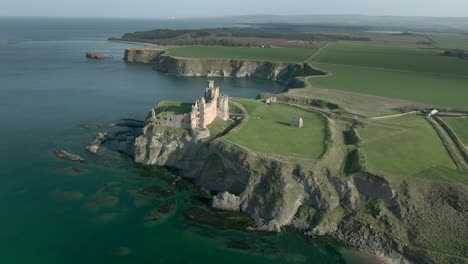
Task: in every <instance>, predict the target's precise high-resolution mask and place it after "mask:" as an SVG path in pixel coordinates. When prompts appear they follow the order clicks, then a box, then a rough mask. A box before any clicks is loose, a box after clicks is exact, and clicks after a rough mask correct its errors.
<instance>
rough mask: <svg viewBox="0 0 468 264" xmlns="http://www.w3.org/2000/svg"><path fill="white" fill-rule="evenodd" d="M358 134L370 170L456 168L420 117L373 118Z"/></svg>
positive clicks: (406, 172) (399, 171) (413, 171)
mask: <svg viewBox="0 0 468 264" xmlns="http://www.w3.org/2000/svg"><path fill="white" fill-rule="evenodd" d="M359 133H360V135H361V137H362V140H363V142H362V143H363V149H364V152H365V154H366V158H367V165H368V167H369V169H371V170H372V171H384V172H387V173H391V174H397V175H401V176H403V175H414V174H418V173H420V172H422V171H424V170H427V169H429V168H433V167H445V168H448V169H456V166H455V164H454V163H453V161H452V159H451V158H450V156H449V154H448V152H447V150H446V149H445V147H444V145H443V143H442V141H441V140H440V138H439V136H438V135H437V133H436V131H435V130H434V129H433V128H432V126H431V125H430V124H429V123H428V122H427V121H426V120H425V119H424V118H423V117H421V116H416V115H406V116H403V117H395V118H389V119H382V120H378V121H373V122H372V123H370V124H369V125H368V126H366V127H365V128H361V129H359ZM422 175H424V174H422Z"/></svg>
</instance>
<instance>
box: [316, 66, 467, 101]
mask: <svg viewBox="0 0 468 264" xmlns="http://www.w3.org/2000/svg"><path fill="white" fill-rule="evenodd" d="M314 65H317V66H318V67H320V68H321V69H323V70H326V71H328V72H331V73H332V74H333V75H332V76H325V77H312V78H309V82H310V84H311V85H312V87H314V88H323V89H336V90H343V91H350V92H358V93H365V94H371V95H377V96H385V97H390V98H397V99H405V100H410V101H415V102H421V103H426V104H430V105H443V106H449V107H458V108H468V104H467V100H466V99H465V98H468V85H467V83H468V78H461V77H452V76H436V75H430V74H420V73H411V72H397V71H387V70H380V69H370V68H359V67H353V66H343V65H327V64H314Z"/></svg>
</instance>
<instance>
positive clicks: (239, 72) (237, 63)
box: [124, 48, 325, 87]
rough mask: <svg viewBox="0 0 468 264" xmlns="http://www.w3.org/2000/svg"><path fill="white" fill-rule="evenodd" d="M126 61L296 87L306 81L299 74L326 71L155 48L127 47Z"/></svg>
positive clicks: (169, 70)
mask: <svg viewBox="0 0 468 264" xmlns="http://www.w3.org/2000/svg"><path fill="white" fill-rule="evenodd" d="M124 60H126V61H127V62H140V63H149V64H151V65H153V68H154V69H155V70H157V71H160V72H164V73H168V74H172V75H178V76H208V77H237V78H243V77H252V78H257V79H263V80H273V81H278V82H282V83H284V84H288V85H290V86H293V87H303V86H304V83H303V81H302V80H300V79H298V78H297V77H301V76H309V75H321V74H325V73H323V72H321V71H318V70H315V69H313V68H312V67H311V66H309V65H308V64H291V63H282V62H268V61H251V60H234V59H202V58H176V57H172V56H168V55H164V52H163V51H161V50H157V49H154V48H134V49H127V50H126V51H125V57H124Z"/></svg>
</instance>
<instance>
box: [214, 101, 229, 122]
mask: <svg viewBox="0 0 468 264" xmlns="http://www.w3.org/2000/svg"><path fill="white" fill-rule="evenodd" d="M216 110H217V113H216V116H217V117H218V118H220V119H222V120H224V121H226V120H228V119H229V96H228V95H227V94H220V95H219V96H218V100H217V107H216Z"/></svg>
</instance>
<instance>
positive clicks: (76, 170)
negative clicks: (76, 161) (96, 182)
mask: <svg viewBox="0 0 468 264" xmlns="http://www.w3.org/2000/svg"><path fill="white" fill-rule="evenodd" d="M51 168H52V169H53V170H56V171H64V172H65V173H67V174H69V175H72V176H77V175H81V174H84V173H87V172H88V171H87V170H85V169H82V168H73V167H63V166H51Z"/></svg>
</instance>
